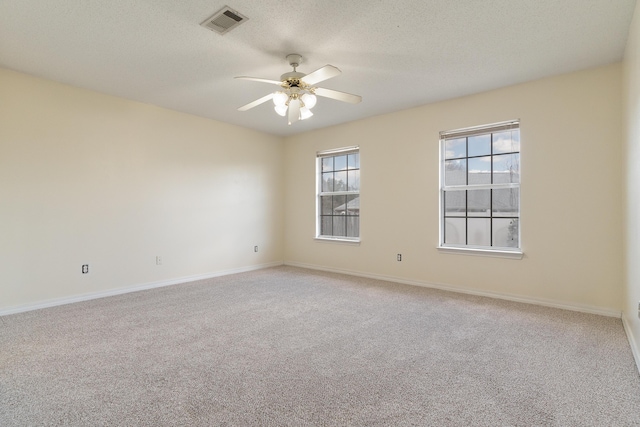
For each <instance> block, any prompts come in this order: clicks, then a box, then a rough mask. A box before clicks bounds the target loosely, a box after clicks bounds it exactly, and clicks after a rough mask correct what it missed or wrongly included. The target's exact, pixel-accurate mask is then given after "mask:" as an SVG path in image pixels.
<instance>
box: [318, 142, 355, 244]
mask: <svg viewBox="0 0 640 427" xmlns="http://www.w3.org/2000/svg"><path fill="white" fill-rule="evenodd" d="M349 153H360V146H358V145H353V146H350V147H343V148H335V149H330V150H323V151H318V152H316V213H315V215H316V234H315V237H314V240H316V241H317V242H325V243H341V244H352V245H359V244H360V241H361V236H362V233H361V232H360V230H358V237H346V236H323V235H321V234H320V231H321V225H320V197H321V196H326V195H329V194H330V195H332V196H346V195H350V194H358V195H360V191H334V192H323V191H322V184H321V182H322V180H321V179H320V178H319V177H320V175H321V174H322V171H321V166H320V162H321V161H322V160H321V159H322V158H323V157H329V156H337V155H340V154H349Z"/></svg>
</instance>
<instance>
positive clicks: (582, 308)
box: [284, 261, 622, 318]
mask: <svg viewBox="0 0 640 427" xmlns="http://www.w3.org/2000/svg"><path fill="white" fill-rule="evenodd" d="M284 265H290V266H292V267H301V268H308V269H311V270H321V271H328V272H332V273H342V274H348V275H351V276H359V277H367V278H369V279H378V280H385V281H387V282H395V283H402V284H404V285H412V286H422V287H424V288H434V289H440V290H443V291H450V292H458V293H463V294H469V295H476V296H481V297H489V298H496V299H503V300H508V301H514V302H521V303H525V304H535V305H542V306H545V307H553V308H560V309H563V310H570V311H578V312H581V313H589V314H598V315H600V316H607V317H617V318H620V317H622V311H620V310H614V309H607V308H602V307H592V306H587V305H582V304H567V303H564V302H558V301H553V300H547V299H542V298H530V297H523V296H519V295H510V294H503V293H499V292H489V291H479V290H476V289H468V288H463V287H459V286H451V285H445V284H440V283H429V282H422V281H418V280H407V279H403V278H400V277H393V276H383V275H380V274H371V273H365V272H361V271H353V270H345V269H340V268H332V267H324V266H321V265H314V264H304V263H299V262H292V261H285V262H284Z"/></svg>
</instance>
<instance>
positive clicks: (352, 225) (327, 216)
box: [316, 148, 360, 240]
mask: <svg viewBox="0 0 640 427" xmlns="http://www.w3.org/2000/svg"><path fill="white" fill-rule="evenodd" d="M317 205H318V212H317V233H316V236H317V237H320V238H333V239H340V240H358V239H359V237H360V153H359V151H358V149H357V148H351V149H345V150H344V151H340V150H333V151H332V152H331V153H329V154H322V153H319V154H318V203H317Z"/></svg>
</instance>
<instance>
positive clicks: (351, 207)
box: [346, 195, 360, 215]
mask: <svg viewBox="0 0 640 427" xmlns="http://www.w3.org/2000/svg"><path fill="white" fill-rule="evenodd" d="M346 199H347V212H346V214H347V215H360V196H359V195H351V196H346Z"/></svg>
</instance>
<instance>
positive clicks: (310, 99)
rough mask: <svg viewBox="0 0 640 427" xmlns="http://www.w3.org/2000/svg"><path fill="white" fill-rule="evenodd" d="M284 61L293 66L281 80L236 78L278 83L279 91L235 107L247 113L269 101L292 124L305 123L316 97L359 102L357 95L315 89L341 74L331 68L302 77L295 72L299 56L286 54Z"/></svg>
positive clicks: (359, 98)
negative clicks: (318, 84) (299, 121)
mask: <svg viewBox="0 0 640 427" xmlns="http://www.w3.org/2000/svg"><path fill="white" fill-rule="evenodd" d="M287 61H288V62H289V65H291V67H293V71H290V72H288V73H284V74H283V75H281V76H280V81H277V80H269V79H262V78H256V77H244V76H241V77H236V79H243V80H253V81H258V82H263V83H270V84H277V85H278V86H280V87H281V88H282V89H281V90H279V91H276V92H274V93H270V94H268V95H266V96H263V97H262V98H260V99H257V100H255V101H253V102H250V103H249V104H247V105H244V106H242V107H240V108H238V111H247V110H249V109H251V108H253V107H256V106H258V105H260V104H262V103H264V102H267V101H268V100H270V99H271V100H273V104H274V109H275V111H276V113H277V114H278V115H280V116H283V117H285V116H286V117H287V123H288V124H289V125H291V124H292V123H295V122H297V121H298V120H305V119H308V118H309V117H311V116H313V113H312V112H311V109H312V108H313V107H314V106H315V105H316V102H317V98H316V95H317V96H323V97H325V98H331V99H335V100H337V101H343V102H349V103H351V104H357V103H359V102H360V101H362V97H360V96H358V95H353V94H350V93H345V92H339V91H337V90H332V89H324V88H319V87H315V86H314V85H315V84H316V83H320V82H322V81H325V80H328V79H330V78H332V77H335V76H338V75H340V73H341V71H340V70H339V69H338V68H336V67H334V66H333V65H325V66H324V67H322V68H319V69H317V70H315V71H314V72H312V73H309V74H304V73H300V72H298V71H297V68H298V65H300V63H301V62H302V56H300V55H298V54H296V53H292V54H290V55H287Z"/></svg>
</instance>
